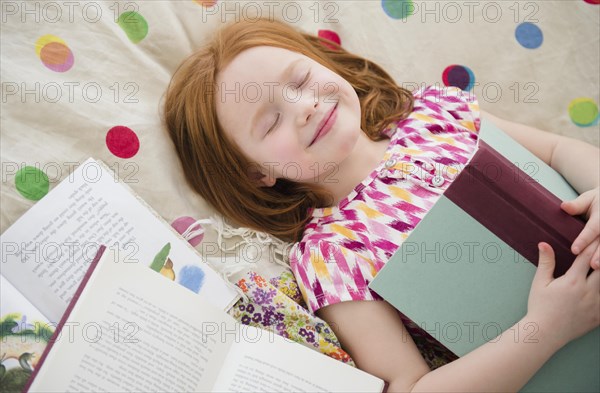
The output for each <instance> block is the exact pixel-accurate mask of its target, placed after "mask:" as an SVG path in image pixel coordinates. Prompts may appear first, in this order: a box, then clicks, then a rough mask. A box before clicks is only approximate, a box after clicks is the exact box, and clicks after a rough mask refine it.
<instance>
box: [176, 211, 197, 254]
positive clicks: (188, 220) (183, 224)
mask: <svg viewBox="0 0 600 393" xmlns="http://www.w3.org/2000/svg"><path fill="white" fill-rule="evenodd" d="M194 222H196V219H195V218H192V217H188V216H183V217H179V218H176V219H175V220H174V221H173V222H172V223H171V226H172V227H173V228H175V230H176V231H177V233H179V234H180V235H181V234H182V233H183V232H185V231H186V230H187V229H188V227H189V226H190V225H192V224H193V223H194ZM192 230H194V231H195V230H202V233H201V234H199V235H196V236H194V237H193V238H191V239H188V242H189V243H190V244H191V245H192V246H194V247H196V246H197V245H198V244H200V242H201V241H202V239H203V238H204V228H202V225H200V224H196V225H195V226H194V227H193V228H192Z"/></svg>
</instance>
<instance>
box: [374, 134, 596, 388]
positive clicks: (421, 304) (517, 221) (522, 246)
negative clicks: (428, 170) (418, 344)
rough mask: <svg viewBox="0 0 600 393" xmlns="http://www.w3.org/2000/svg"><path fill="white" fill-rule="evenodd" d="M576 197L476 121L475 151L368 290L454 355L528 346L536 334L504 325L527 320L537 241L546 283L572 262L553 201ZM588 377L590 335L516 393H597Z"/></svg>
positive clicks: (567, 222) (564, 223)
mask: <svg viewBox="0 0 600 393" xmlns="http://www.w3.org/2000/svg"><path fill="white" fill-rule="evenodd" d="M521 168H522V169H523V170H522V169H521ZM525 171H526V173H525ZM527 174H531V176H528V175H527ZM576 196H577V193H576V192H575V191H574V190H573V189H572V188H571V187H570V185H569V184H568V183H567V182H566V181H565V179H564V178H562V176H561V175H560V174H559V173H558V172H556V171H554V170H553V169H552V168H550V167H549V166H548V165H546V164H545V163H544V162H543V161H541V160H539V159H538V158H537V157H535V156H534V155H533V154H531V153H530V152H529V151H528V150H526V149H525V148H524V147H523V146H521V145H519V143H517V142H516V141H514V140H513V139H511V138H510V137H509V136H508V135H506V134H504V133H503V132H502V131H500V130H499V129H497V128H495V127H494V126H493V125H492V124H490V123H489V122H486V123H483V124H482V129H481V140H480V146H479V150H478V151H477V152H476V153H475V154H474V156H473V157H472V159H471V160H470V162H469V163H468V164H467V166H465V168H464V169H463V171H462V172H461V173H460V174H459V175H458V177H457V178H456V179H455V180H454V182H453V183H452V184H451V185H450V186H449V187H448V189H447V190H446V191H445V193H444V195H442V196H441V197H440V199H439V200H438V201H437V202H436V203H435V204H434V206H433V207H432V208H431V209H430V210H429V211H428V212H427V214H426V215H425V216H424V217H423V219H422V220H421V221H420V222H419V224H417V226H416V227H415V229H414V230H413V231H412V232H411V234H410V235H409V236H408V237H407V238H406V239H405V241H404V242H403V244H402V245H401V246H400V248H399V249H398V250H397V251H396V253H395V254H394V255H393V256H392V258H391V259H390V260H389V261H388V262H387V263H386V265H385V266H384V267H383V269H381V270H380V271H379V273H378V274H377V276H376V277H375V279H374V280H373V281H372V282H371V283H370V284H369V287H370V288H371V289H373V290H374V291H375V292H377V293H378V294H379V295H381V296H382V297H383V298H384V299H385V300H387V301H388V302H389V303H390V304H392V305H393V306H394V307H395V308H396V309H398V310H399V311H400V312H401V313H402V314H404V315H405V316H406V317H407V318H409V319H411V320H412V321H413V322H415V323H416V324H417V325H418V326H420V327H421V328H422V329H423V330H424V332H426V333H429V334H430V335H431V336H432V337H433V338H435V339H436V340H437V341H438V342H439V343H441V344H442V345H443V346H445V347H446V348H447V349H449V350H451V351H452V352H453V353H454V354H456V355H457V356H463V355H465V354H467V353H469V352H471V351H472V350H474V349H475V348H477V347H479V346H481V345H484V344H485V343H487V342H494V341H496V340H498V337H499V336H500V335H501V334H509V335H511V336H512V337H514V339H515V340H521V341H524V342H530V343H535V342H536V340H537V338H536V332H537V329H536V326H530V334H527V335H523V336H521V337H519V336H518V335H517V334H515V332H513V331H512V330H513V329H511V327H512V326H513V325H514V324H515V323H517V322H518V321H519V320H520V319H521V318H522V317H523V316H525V314H526V313H527V301H528V298H529V291H530V288H531V282H532V280H533V276H534V275H535V271H536V264H537V260H538V253H537V243H538V242H539V241H545V242H547V243H549V244H551V245H552V247H553V249H554V250H555V254H556V258H557V261H556V269H555V277H556V276H559V275H562V274H564V272H565V271H566V270H567V269H568V268H569V267H570V265H571V264H572V262H573V260H574V259H575V256H574V255H572V254H571V253H570V251H569V249H570V246H571V244H572V242H573V240H574V239H575V237H576V236H577V235H578V234H579V232H580V231H581V229H583V226H584V223H583V221H581V220H580V219H578V218H576V217H572V216H570V215H568V214H567V213H566V212H564V211H562V210H561V208H560V201H561V200H571V199H574V198H575V197H576ZM598 370H600V329H594V330H593V331H591V332H589V333H588V334H586V335H584V336H582V337H580V338H579V339H577V340H574V341H572V342H570V343H568V344H567V345H566V346H564V347H563V348H561V349H560V350H559V351H558V352H557V353H556V354H555V355H554V356H553V357H552V358H551V359H550V360H549V361H548V362H546V364H545V365H544V366H542V368H541V369H540V370H539V371H538V372H537V373H536V374H535V375H534V376H533V378H532V379H531V380H530V381H529V382H528V383H527V385H525V386H524V388H523V389H522V391H524V392H542V391H543V392H598V391H600V373H599V372H598Z"/></svg>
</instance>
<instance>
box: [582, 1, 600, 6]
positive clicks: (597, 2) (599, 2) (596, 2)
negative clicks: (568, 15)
mask: <svg viewBox="0 0 600 393" xmlns="http://www.w3.org/2000/svg"><path fill="white" fill-rule="evenodd" d="M583 1H585V2H586V3H589V4H595V5H598V4H600V0H583Z"/></svg>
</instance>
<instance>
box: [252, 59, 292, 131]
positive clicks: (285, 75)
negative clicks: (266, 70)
mask: <svg viewBox="0 0 600 393" xmlns="http://www.w3.org/2000/svg"><path fill="white" fill-rule="evenodd" d="M302 60H303V59H302V58H301V57H300V58H298V59H296V60H294V61H292V62H291V63H290V64H289V65H288V66H287V67H286V68H285V70H283V72H282V73H281V75H280V76H279V79H278V81H281V80H286V79H288V78H289V77H290V74H291V73H292V71H294V68H295V67H296V66H297V65H298V63H300V62H302ZM267 107H268V105H266V104H264V103H263V104H262V105H261V106H260V108H258V110H257V111H256V115H254V117H253V118H252V121H251V123H250V136H254V131H256V122H257V121H258V119H259V118H260V117H261V116H262V115H263V113H264V112H265V110H266V109H267Z"/></svg>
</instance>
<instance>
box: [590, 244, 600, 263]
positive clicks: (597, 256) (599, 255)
mask: <svg viewBox="0 0 600 393" xmlns="http://www.w3.org/2000/svg"><path fill="white" fill-rule="evenodd" d="M591 266H592V269H600V245H598V247H596V252H595V253H594V256H593V257H592V264H591Z"/></svg>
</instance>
